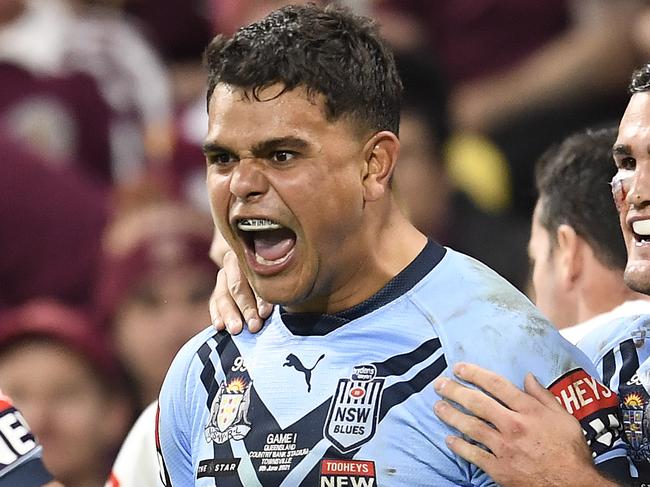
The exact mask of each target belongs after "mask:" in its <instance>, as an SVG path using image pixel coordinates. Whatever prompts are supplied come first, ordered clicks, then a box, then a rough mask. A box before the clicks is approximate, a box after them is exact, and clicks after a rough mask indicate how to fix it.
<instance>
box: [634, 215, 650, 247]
mask: <svg viewBox="0 0 650 487" xmlns="http://www.w3.org/2000/svg"><path fill="white" fill-rule="evenodd" d="M632 232H633V233H634V239H635V240H636V242H637V243H639V244H648V243H650V220H637V221H635V222H632Z"/></svg>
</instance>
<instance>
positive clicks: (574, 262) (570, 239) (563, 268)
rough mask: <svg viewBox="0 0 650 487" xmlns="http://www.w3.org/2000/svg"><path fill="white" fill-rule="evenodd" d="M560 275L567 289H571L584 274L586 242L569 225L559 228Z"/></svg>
mask: <svg viewBox="0 0 650 487" xmlns="http://www.w3.org/2000/svg"><path fill="white" fill-rule="evenodd" d="M556 232H557V233H556V235H557V247H558V248H557V253H558V261H557V263H558V264H559V269H558V272H559V275H560V277H561V279H562V284H563V285H564V286H565V288H566V289H571V288H572V287H573V286H574V284H575V283H576V282H577V281H578V279H579V278H580V275H581V274H582V272H583V265H584V262H583V258H584V243H585V242H584V240H583V239H582V237H580V235H578V234H577V233H576V231H575V229H574V228H573V227H572V226H570V225H567V224H562V225H560V226H559V227H558V228H557V231H556Z"/></svg>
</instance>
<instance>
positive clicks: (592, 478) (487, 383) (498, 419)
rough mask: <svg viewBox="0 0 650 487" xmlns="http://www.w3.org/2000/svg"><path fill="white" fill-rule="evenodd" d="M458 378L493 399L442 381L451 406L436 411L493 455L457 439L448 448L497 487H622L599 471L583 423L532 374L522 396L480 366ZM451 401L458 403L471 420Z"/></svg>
mask: <svg viewBox="0 0 650 487" xmlns="http://www.w3.org/2000/svg"><path fill="white" fill-rule="evenodd" d="M454 373H455V374H456V376H457V377H459V378H460V379H462V380H464V381H467V382H469V383H472V384H474V385H476V386H478V387H479V388H480V389H482V390H483V391H486V392H487V393H488V394H490V395H491V396H492V397H490V396H488V395H487V394H485V393H484V392H482V391H479V390H476V389H470V388H469V387H466V386H463V385H461V384H459V383H457V382H455V381H452V380H449V379H446V378H440V379H438V380H436V382H434V387H435V389H436V391H437V392H438V394H439V395H440V396H441V397H442V398H444V399H445V400H446V401H439V402H438V403H436V404H435V406H434V411H435V413H436V415H437V416H438V417H439V418H440V419H441V420H442V421H444V422H445V423H447V424H449V425H450V426H452V427H454V428H456V429H457V430H458V431H460V432H461V433H463V434H465V435H467V436H468V437H469V438H471V439H472V440H475V441H477V442H479V443H481V444H483V445H485V446H486V447H487V448H488V450H489V451H488V450H485V449H483V448H481V447H479V446H477V445H476V444H473V443H470V442H469V441H466V440H465V439H462V438H459V437H454V436H450V437H448V438H447V440H446V441H447V445H448V446H449V448H450V449H451V450H452V451H453V452H454V453H456V454H457V455H459V456H461V457H463V458H464V459H465V460H467V461H469V462H471V463H473V464H475V465H476V466H478V467H479V468H481V469H482V470H484V471H485V472H486V473H487V474H488V475H490V477H492V478H493V479H494V480H495V481H496V482H497V483H498V484H500V485H502V486H503V487H519V486H527V487H530V486H533V487H535V486H539V487H542V486H544V487H549V486H551V487H583V486H584V487H590V486H593V485H599V486H602V487H616V486H620V485H623V484H618V483H616V482H614V481H612V480H610V479H607V478H606V477H604V476H603V475H602V474H601V473H599V472H598V470H597V469H596V468H595V467H594V464H593V463H592V458H591V453H590V451H589V448H588V446H587V444H586V442H585V439H584V436H583V432H582V428H581V426H580V423H579V422H578V421H577V420H576V419H575V418H574V417H573V416H571V415H570V414H568V413H567V412H566V410H565V409H564V407H562V406H561V405H560V404H559V402H558V401H557V400H556V398H555V396H554V395H553V394H552V393H550V392H549V391H548V390H546V389H545V388H544V387H543V386H542V385H541V384H539V382H537V380H536V379H535V378H534V377H533V376H532V374H528V375H527V376H526V379H525V382H524V391H521V390H519V389H518V388H517V387H515V386H514V385H513V384H512V383H510V382H509V381H508V380H506V379H505V378H503V377H500V376H498V375H496V374H494V373H492V372H489V371H487V370H485V369H482V368H480V367H478V366H475V365H471V364H457V365H456V367H455V368H454ZM494 398H497V399H494ZM447 401H453V402H454V403H456V404H459V405H460V406H462V407H463V408H465V409H466V410H467V411H469V412H470V413H471V414H472V415H470V414H465V413H464V412H461V411H460V410H458V409H457V408H456V407H454V406H452V405H451V404H450V403H449V402H447ZM488 423H490V424H491V425H493V426H494V427H492V426H490V425H489V424H488Z"/></svg>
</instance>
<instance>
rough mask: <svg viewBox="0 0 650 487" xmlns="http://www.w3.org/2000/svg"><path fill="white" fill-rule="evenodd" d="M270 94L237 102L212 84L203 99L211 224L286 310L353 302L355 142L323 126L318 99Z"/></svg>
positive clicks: (236, 94)
mask: <svg viewBox="0 0 650 487" xmlns="http://www.w3.org/2000/svg"><path fill="white" fill-rule="evenodd" d="M281 88H282V87H281V86H279V85H273V86H271V87H269V88H267V89H265V90H263V91H262V92H261V93H260V94H259V98H260V99H262V100H264V101H255V100H253V99H250V98H247V97H245V96H244V93H243V92H242V91H241V90H240V89H237V88H233V87H232V86H229V85H226V84H219V85H217V87H216V89H215V91H214V94H213V95H212V98H211V100H210V108H209V112H210V116H209V128H208V137H207V139H206V144H205V152H206V156H207V162H208V169H207V183H208V190H209V193H210V201H211V206H212V212H213V216H214V218H215V222H216V224H217V225H218V227H219V229H220V230H221V232H222V234H223V236H224V237H225V239H226V240H227V241H228V243H229V244H230V246H231V247H232V248H233V250H234V251H235V253H236V254H237V256H238V258H239V261H240V263H241V264H242V267H243V269H244V272H245V273H246V275H247V277H248V279H249V281H250V282H251V284H252V286H253V287H254V288H255V289H256V291H257V292H258V294H259V295H260V296H261V297H262V298H264V299H266V300H267V301H269V302H273V303H279V304H284V305H287V306H289V307H292V310H296V311H298V310H304V311H307V310H324V309H325V310H329V309H331V307H330V305H331V304H332V303H334V302H336V301H337V299H339V298H340V300H341V301H345V299H349V298H350V297H351V298H352V299H353V300H354V299H355V297H356V296H350V295H351V294H354V290H351V283H352V282H353V276H354V274H355V272H356V273H358V269H359V267H360V265H362V263H363V262H364V258H363V255H364V249H363V245H360V244H359V239H358V238H357V237H358V236H359V233H360V232H361V231H362V229H361V227H362V225H361V219H362V215H363V209H364V197H363V185H362V180H363V167H364V162H365V161H364V157H363V153H364V143H366V142H367V139H364V138H363V137H361V136H359V135H357V133H356V131H355V130H354V127H353V125H352V123H351V122H349V121H347V120H338V121H335V122H330V121H328V120H327V119H326V117H325V112H324V105H323V100H322V97H320V96H316V97H314V98H313V99H311V100H310V99H309V98H308V96H307V94H306V92H305V90H304V89H302V88H297V89H294V90H292V91H289V92H286V93H283V94H281V95H279V96H278V93H279V92H280V90H281Z"/></svg>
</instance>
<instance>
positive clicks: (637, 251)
mask: <svg viewBox="0 0 650 487" xmlns="http://www.w3.org/2000/svg"><path fill="white" fill-rule="evenodd" d="M614 159H615V161H616V166H617V167H618V172H617V174H616V176H615V177H614V180H613V181H612V190H613V194H614V200H615V202H616V205H617V207H618V209H619V218H620V224H621V229H622V231H623V237H624V239H625V245H626V247H627V256H628V257H627V266H626V267H625V274H624V277H625V282H626V284H627V285H628V286H629V287H630V288H632V289H633V290H635V291H638V292H642V293H645V294H650V93H636V94H634V95H632V97H631V98H630V103H629V104H628V106H627V109H626V110H625V114H624V115H623V119H622V120H621V124H620V126H619V131H618V138H617V140H616V143H615V144H614Z"/></svg>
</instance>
